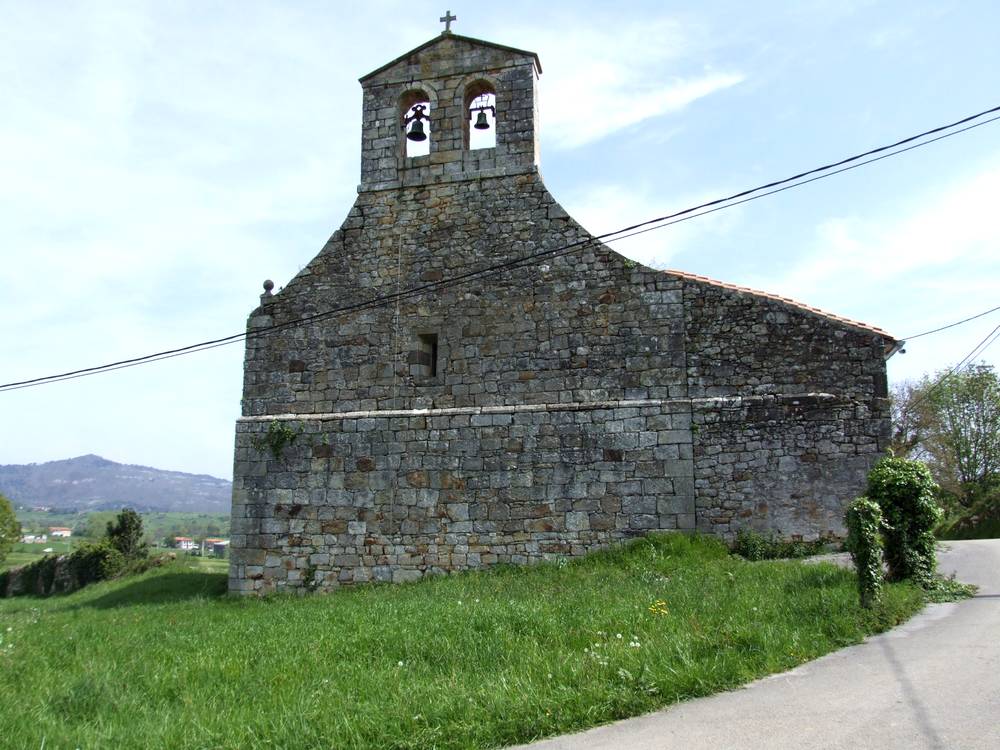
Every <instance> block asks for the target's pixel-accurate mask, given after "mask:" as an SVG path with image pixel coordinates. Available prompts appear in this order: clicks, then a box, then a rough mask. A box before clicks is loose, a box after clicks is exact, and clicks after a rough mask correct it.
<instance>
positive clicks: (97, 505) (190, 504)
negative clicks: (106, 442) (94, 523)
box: [0, 455, 233, 513]
mask: <svg viewBox="0 0 1000 750" xmlns="http://www.w3.org/2000/svg"><path fill="white" fill-rule="evenodd" d="M232 486H233V485H232V482H229V481H227V480H225V479H219V478H217V477H211V476H208V475H207V474H185V473H184V472H180V471H164V470H162V469H154V468H152V467H150V466H133V465H131V464H119V463H115V462H114V461H109V460H108V459H106V458H101V457H100V456H95V455H86V456H78V457H77V458H68V459H64V460H61V461H48V462H46V463H41V464H10V465H7V466H0V492H2V493H3V494H4V495H6V496H7V497H8V498H9V499H10V500H11V502H12V503H13V504H14V505H15V506H17V505H25V506H28V507H35V506H44V507H49V508H59V509H67V510H68V509H74V510H81V511H85V510H117V509H119V508H122V507H124V506H128V507H131V508H135V509H136V510H139V511H184V512H190V513H228V512H229V509H230V498H231V493H232Z"/></svg>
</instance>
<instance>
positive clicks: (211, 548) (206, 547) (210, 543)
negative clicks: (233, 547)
mask: <svg viewBox="0 0 1000 750" xmlns="http://www.w3.org/2000/svg"><path fill="white" fill-rule="evenodd" d="M217 544H229V542H227V541H226V540H225V539H216V538H215V537H206V538H205V539H202V541H201V554H203V555H214V554H215V545H217Z"/></svg>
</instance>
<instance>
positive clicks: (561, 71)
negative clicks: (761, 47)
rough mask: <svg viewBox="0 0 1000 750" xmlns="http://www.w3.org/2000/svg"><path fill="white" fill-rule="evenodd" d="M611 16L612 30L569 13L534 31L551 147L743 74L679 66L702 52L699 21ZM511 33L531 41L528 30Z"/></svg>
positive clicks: (582, 139) (672, 107)
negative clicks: (546, 31)
mask: <svg viewBox="0 0 1000 750" xmlns="http://www.w3.org/2000/svg"><path fill="white" fill-rule="evenodd" d="M613 23H614V31H613V33H612V32H605V31H600V30H598V29H597V28H595V26H594V23H593V19H587V25H586V26H584V25H583V24H582V22H581V21H580V20H579V19H578V18H575V17H573V18H569V19H563V21H562V22H561V23H560V29H561V31H562V33H561V34H559V35H558V36H552V35H545V36H544V37H543V36H542V34H541V33H540V32H535V34H534V36H536V37H538V38H539V39H538V41H539V42H540V43H544V57H545V59H544V61H543V65H544V66H545V75H544V76H543V78H542V81H541V83H540V84H539V85H540V87H541V109H542V111H541V120H542V127H543V128H544V129H545V132H546V134H547V136H548V137H549V138H550V139H551V142H552V143H553V144H554V145H556V146H557V147H558V148H576V147H578V146H582V145H584V144H586V143H591V142H593V141H596V140H599V139H601V138H604V137H606V136H609V135H611V134H612V133H615V132H617V131H620V130H622V129H624V128H628V127H631V126H634V125H637V124H639V123H641V122H644V121H646V120H649V119H652V118H655V117H660V116H662V115H665V114H669V113H673V112H678V111H680V110H682V109H684V108H685V107H688V106H690V105H691V104H692V103H694V102H696V101H698V100H699V99H702V98H704V97H706V96H709V95H711V94H714V93H716V92H719V91H722V90H724V89H727V88H730V87H732V86H735V85H737V84H739V83H741V82H742V81H743V80H744V76H743V74H741V73H737V72H720V71H715V70H712V69H710V68H703V69H700V70H697V71H690V70H685V69H686V68H689V67H690V65H691V61H692V60H697V59H698V57H700V56H701V55H700V54H699V52H698V50H697V49H696V48H697V46H698V43H697V41H695V40H696V38H699V37H700V35H701V30H700V29H696V28H694V27H691V28H689V27H686V26H683V25H682V24H680V23H679V22H677V21H675V20H673V19H669V18H658V19H651V20H648V21H647V22H639V21H634V22H628V21H626V22H624V23H623V22H622V21H621V20H620V19H619V18H615V19H614V21H613ZM598 28H599V27H598ZM518 36H520V38H525V37H527V38H528V40H529V42H530V40H531V37H532V34H530V33H529V34H527V35H525V34H523V33H519V34H518ZM515 38H517V37H515ZM543 39H544V42H543V41H542V40H543ZM682 70H685V72H683V73H682V72H680V71H682Z"/></svg>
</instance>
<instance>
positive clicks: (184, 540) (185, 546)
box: [174, 536, 198, 552]
mask: <svg viewBox="0 0 1000 750" xmlns="http://www.w3.org/2000/svg"><path fill="white" fill-rule="evenodd" d="M174 548H176V549H182V550H187V551H188V552H190V551H191V550H193V549H197V548H198V545H197V544H196V543H195V541H194V539H192V538H191V537H189V536H175V537H174Z"/></svg>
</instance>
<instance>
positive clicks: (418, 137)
mask: <svg viewBox="0 0 1000 750" xmlns="http://www.w3.org/2000/svg"><path fill="white" fill-rule="evenodd" d="M406 137H407V138H409V139H410V140H411V141H426V140H427V134H426V133H424V124H423V123H422V122H421V121H420V120H414V121H413V124H412V125H411V126H410V129H409V131H408V132H407V133H406Z"/></svg>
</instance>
